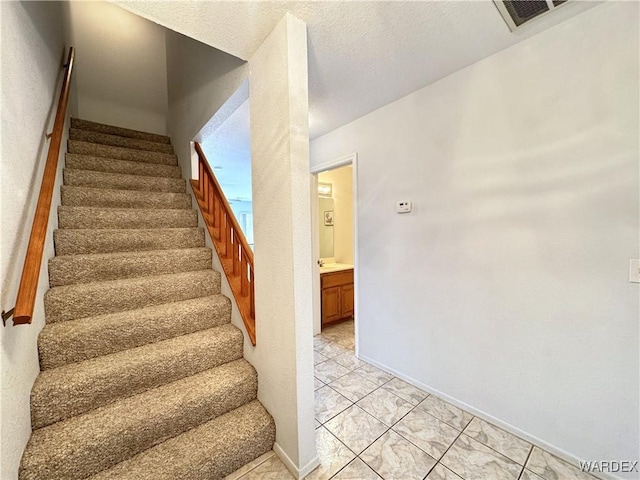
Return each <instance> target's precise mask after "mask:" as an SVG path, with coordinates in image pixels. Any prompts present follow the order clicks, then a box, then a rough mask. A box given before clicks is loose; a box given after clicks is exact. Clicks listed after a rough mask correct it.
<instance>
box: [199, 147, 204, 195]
mask: <svg viewBox="0 0 640 480" xmlns="http://www.w3.org/2000/svg"><path fill="white" fill-rule="evenodd" d="M203 191H204V165H203V164H202V158H200V157H198V196H199V197H200V198H202V192H203Z"/></svg>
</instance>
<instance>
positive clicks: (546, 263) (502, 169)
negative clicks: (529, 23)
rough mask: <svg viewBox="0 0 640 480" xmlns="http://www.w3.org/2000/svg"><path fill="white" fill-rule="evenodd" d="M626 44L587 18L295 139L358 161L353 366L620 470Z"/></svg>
mask: <svg viewBox="0 0 640 480" xmlns="http://www.w3.org/2000/svg"><path fill="white" fill-rule="evenodd" d="M638 43H639V42H638V4H637V3H636V2H631V3H624V2H619V3H614V2H612V3H608V4H605V5H602V6H598V7H595V8H593V9H591V10H589V11H587V12H585V13H583V14H581V15H579V16H577V17H574V18H572V19H570V20H567V21H566V22H564V23H562V24H560V25H558V26H556V27H554V28H552V29H550V30H547V31H544V32H542V33H540V34H539V35H537V36H535V37H533V38H530V39H527V40H524V41H523V42H522V43H520V44H518V45H515V46H513V47H510V48H509V49H507V50H504V51H502V52H500V53H498V54H496V55H494V56H492V57H489V58H487V59H485V60H483V61H481V62H478V63H476V64H475V65H472V66H471V67H468V68H466V69H464V70H461V71H460V72H458V73H455V74H453V75H451V76H449V77H447V78H445V79H443V80H441V81H439V82H437V83H435V84H433V85H431V86H428V87H426V88H423V89H421V90H418V91H417V92H415V93H413V94H411V95H409V96H407V97H405V98H403V99H401V100H399V101H397V102H394V103H392V104H390V105H388V106H386V107H383V108H381V109H379V110H377V111H375V112H373V113H371V114H369V115H367V116H365V117H363V118H361V119H359V120H357V121H355V122H353V123H351V124H349V125H347V126H345V127H343V128H340V129H338V130H336V131H334V132H332V133H330V134H328V135H326V136H323V137H320V138H319V139H317V140H315V141H314V142H312V145H311V162H312V165H315V164H318V163H321V162H322V161H326V160H327V159H331V158H338V157H340V156H342V155H345V154H349V153H351V152H354V151H357V152H358V196H359V198H358V205H359V211H358V225H359V232H358V238H359V245H358V249H359V250H358V252H359V253H358V258H359V260H360V264H359V265H358V267H359V279H360V284H359V292H358V294H359V303H358V305H359V307H360V311H359V313H358V317H357V321H358V322H359V329H360V339H359V348H360V350H359V351H360V354H361V355H362V356H364V357H365V358H368V359H371V360H373V361H375V362H376V363H378V364H379V365H382V366H384V367H386V368H388V369H391V370H393V371H396V372H399V373H400V374H401V375H402V376H404V377H405V378H409V379H412V380H413V381H414V382H415V383H417V384H419V385H422V386H424V388H427V389H429V390H431V391H436V392H440V393H441V394H442V395H445V396H448V397H449V398H450V399H453V400H454V401H457V402H458V403H459V404H466V405H467V406H469V408H472V409H474V411H476V412H479V413H480V414H481V415H482V416H485V417H494V418H495V419H497V421H500V422H503V424H507V425H510V426H511V428H512V429H513V430H520V431H521V432H524V434H528V435H529V436H530V437H533V438H537V439H538V440H539V441H540V442H542V443H544V444H547V445H548V446H550V447H551V448H553V447H555V448H556V449H557V450H560V451H564V452H566V453H567V454H569V455H573V456H576V457H579V458H581V459H586V460H597V459H602V460H604V459H607V460H619V461H622V460H632V459H636V460H637V459H638V450H639V445H638V438H639V432H638V424H639V419H638V415H639V412H638V392H639V385H638V381H639V365H638V363H639V362H638V358H639V350H638V349H639V344H640V341H639V340H640V339H639V335H638V312H639V298H638V284H633V283H629V282H628V281H627V280H628V266H629V259H630V258H638V256H639V252H638V246H639V238H638V233H639V219H638V218H639V211H638V191H639V185H638V183H639V178H638V177H639V175H638V173H639V172H638V127H639V125H638V58H639V55H638ZM403 199H408V200H412V201H413V202H414V211H413V213H411V214H408V215H398V214H396V213H395V212H394V203H395V202H396V201H397V200H403ZM627 478H637V477H627Z"/></svg>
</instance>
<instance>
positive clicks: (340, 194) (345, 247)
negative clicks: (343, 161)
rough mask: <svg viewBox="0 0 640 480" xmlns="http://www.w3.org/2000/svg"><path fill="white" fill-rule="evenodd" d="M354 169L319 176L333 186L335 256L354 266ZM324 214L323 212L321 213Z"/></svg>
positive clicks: (322, 180) (343, 168)
mask: <svg viewBox="0 0 640 480" xmlns="http://www.w3.org/2000/svg"><path fill="white" fill-rule="evenodd" d="M352 178H353V168H352V167H351V165H347V166H345V167H340V168H336V169H334V170H329V171H327V172H322V173H320V174H319V175H318V181H319V182H323V183H331V184H332V185H333V208H334V219H333V220H334V225H333V256H334V257H335V259H336V262H338V263H348V264H350V265H353V263H354V262H353V181H352ZM320 214H322V212H320Z"/></svg>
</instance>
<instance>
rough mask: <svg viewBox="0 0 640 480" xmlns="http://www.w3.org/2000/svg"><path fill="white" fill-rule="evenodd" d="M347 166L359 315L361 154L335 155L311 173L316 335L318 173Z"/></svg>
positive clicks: (316, 324)
mask: <svg viewBox="0 0 640 480" xmlns="http://www.w3.org/2000/svg"><path fill="white" fill-rule="evenodd" d="M347 165H351V167H352V174H351V184H352V187H351V188H352V194H353V262H354V268H353V291H354V298H353V302H354V315H353V318H354V320H355V319H356V318H357V316H358V312H359V311H360V309H359V305H360V298H359V297H360V294H359V291H360V289H359V288H358V287H359V283H360V282H359V279H358V272H359V270H360V269H359V265H360V257H359V254H358V153H357V152H354V153H350V154H348V155H344V156H342V157H338V158H335V159H333V160H329V161H326V162H322V163H320V164H317V165H314V166H312V167H311V169H310V173H311V195H312V198H311V200H312V201H311V235H312V239H311V244H312V247H311V248H312V251H313V334H314V335H317V334H318V333H320V331H321V327H322V315H321V312H320V298H321V295H320V267H319V266H318V263H317V260H318V258H320V242H319V241H318V235H319V232H318V221H319V212H318V201H317V198H318V174H319V173H322V172H326V171H327V170H334V169H336V168H340V167H346V166H347ZM354 323H355V353H356V356H357V355H358V350H359V342H358V339H359V337H360V335H359V334H358V331H359V322H357V321H356V322H354Z"/></svg>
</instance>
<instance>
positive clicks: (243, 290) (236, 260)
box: [191, 143, 256, 345]
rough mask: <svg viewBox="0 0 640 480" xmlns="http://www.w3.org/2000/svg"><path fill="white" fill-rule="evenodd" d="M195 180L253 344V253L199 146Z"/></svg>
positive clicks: (209, 230) (223, 265) (196, 191)
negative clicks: (196, 177)
mask: <svg viewBox="0 0 640 480" xmlns="http://www.w3.org/2000/svg"><path fill="white" fill-rule="evenodd" d="M195 149H196V153H197V154H198V179H197V180H191V186H192V187H193V191H194V193H195V196H196V200H197V202H198V206H199V207H200V212H201V213H202V217H203V218H204V222H205V224H206V225H207V230H208V232H209V235H210V237H211V241H212V243H213V245H214V247H215V249H216V252H217V254H218V257H219V258H220V263H221V264H222V269H223V270H224V273H225V275H226V276H227V280H228V281H229V285H230V287H231V291H232V292H233V297H234V298H235V300H236V304H237V305H238V310H240V315H241V316H242V320H243V321H244V325H245V327H246V329H247V333H248V334H249V339H250V340H251V343H252V344H253V345H255V344H256V312H255V299H254V290H253V251H252V250H251V248H250V247H249V244H248V242H247V239H246V238H245V236H244V233H242V229H241V228H240V225H239V224H238V220H236V217H235V215H234V214H233V210H231V206H230V205H229V202H228V201H227V198H226V197H225V195H224V192H223V191H222V188H221V187H220V184H219V183H218V180H217V179H216V176H215V175H214V174H213V170H211V167H210V166H209V162H208V161H207V158H206V157H205V155H204V152H203V151H202V147H201V146H200V144H199V143H196V144H195Z"/></svg>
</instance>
